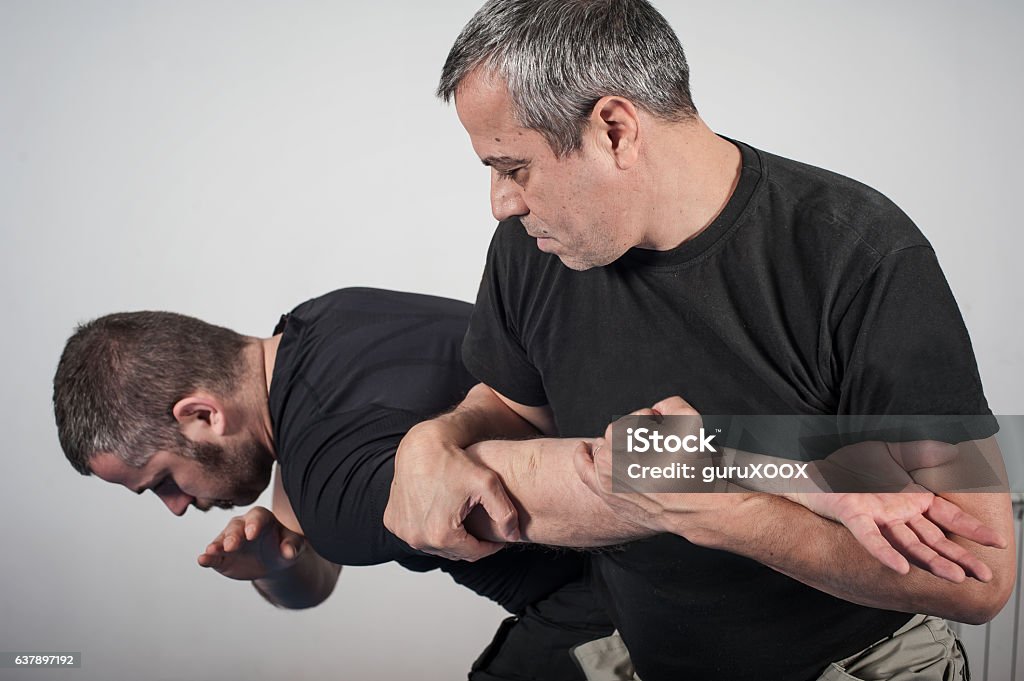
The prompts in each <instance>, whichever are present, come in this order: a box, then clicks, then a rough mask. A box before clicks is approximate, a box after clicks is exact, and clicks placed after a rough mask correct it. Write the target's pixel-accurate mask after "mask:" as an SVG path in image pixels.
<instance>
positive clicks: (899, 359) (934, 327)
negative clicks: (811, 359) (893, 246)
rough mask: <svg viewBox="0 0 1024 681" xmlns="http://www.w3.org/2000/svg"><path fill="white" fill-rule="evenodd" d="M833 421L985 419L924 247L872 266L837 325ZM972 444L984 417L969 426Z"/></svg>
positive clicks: (965, 339) (959, 332)
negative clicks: (836, 415) (841, 417)
mask: <svg viewBox="0 0 1024 681" xmlns="http://www.w3.org/2000/svg"><path fill="white" fill-rule="evenodd" d="M834 350H835V361H836V362H837V368H838V370H839V371H840V372H841V395H840V414H875V415H989V414H990V413H991V412H990V411H989V408H988V403H987V401H986V399H985V395H984V391H983V390H982V385H981V378H980V376H979V374H978V366H977V362H976V360H975V357H974V349H973V348H972V347H971V340H970V337H969V336H968V334H967V328H966V326H965V325H964V321H963V318H962V316H961V315H960V309H959V307H957V304H956V300H955V299H954V298H953V293H952V291H950V288H949V284H948V283H947V282H946V278H945V276H944V275H943V274H942V270H941V268H940V267H939V263H938V261H937V259H936V257H935V253H934V251H932V249H931V248H930V247H928V246H913V247H910V248H905V249H902V250H899V251H896V252H894V253H891V254H889V255H886V256H885V257H882V258H880V259H879V261H878V264H877V265H876V266H875V268H874V269H873V271H872V272H871V273H870V274H869V275H868V277H867V278H866V279H865V281H864V282H863V283H862V284H861V286H860V289H859V291H858V292H857V294H856V295H855V296H854V298H853V300H852V302H851V304H850V306H849V308H848V310H847V312H846V314H845V315H844V316H843V318H842V321H841V322H840V324H839V328H838V330H837V333H836V336H835V341H834ZM971 422H972V423H974V424H976V425H975V432H973V433H972V435H974V436H975V437H974V439H980V438H983V437H988V436H989V435H992V434H993V433H994V432H995V430H996V428H997V426H996V424H995V420H994V419H992V418H991V417H989V418H987V419H980V420H979V419H973V420H971Z"/></svg>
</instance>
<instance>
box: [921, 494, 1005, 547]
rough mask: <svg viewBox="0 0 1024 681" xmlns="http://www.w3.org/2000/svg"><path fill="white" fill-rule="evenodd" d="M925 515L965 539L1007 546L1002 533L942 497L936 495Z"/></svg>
mask: <svg viewBox="0 0 1024 681" xmlns="http://www.w3.org/2000/svg"><path fill="white" fill-rule="evenodd" d="M925 516H926V517H927V518H928V519H929V520H931V521H932V522H934V523H935V524H936V525H938V526H939V527H941V528H943V529H944V530H946V531H947V532H952V533H953V534H958V535H960V536H961V537H963V538H964V539H970V540H971V541H973V542H976V543H978V544H981V545H983V546H992V547H995V548H997V549H1005V548H1006V547H1007V542H1006V539H1005V538H1003V536H1002V535H1001V534H999V533H998V532H996V531H995V530H993V529H992V528H991V527H989V526H988V525H985V524H984V523H982V522H981V521H980V520H978V519H977V518H975V517H974V516H972V515H971V514H970V513H967V512H966V511H964V510H962V509H961V508H960V507H959V506H957V505H956V504H954V503H952V502H950V501H947V500H945V499H943V498H942V497H935V499H934V500H933V501H932V504H931V507H930V508H929V509H928V511H927V512H926V513H925Z"/></svg>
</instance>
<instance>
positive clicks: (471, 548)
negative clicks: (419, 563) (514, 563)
mask: <svg viewBox="0 0 1024 681" xmlns="http://www.w3.org/2000/svg"><path fill="white" fill-rule="evenodd" d="M414 548H416V549H417V550H418V551H423V552H424V553H429V554H431V555H434V556H440V557H441V558H446V559H447V560H465V561H467V562H476V561H477V560H480V559H481V558H486V557H487V556H489V555H492V554H495V553H498V552H499V551H501V550H502V549H503V548H505V544H504V543H502V542H487V541H485V540H479V539H476V538H475V537H473V536H472V535H470V534H469V533H468V531H466V529H465V528H464V527H463V526H462V525H459V526H458V527H456V528H455V529H453V530H451V531H450V533H449V534H446V535H445V536H444V537H437V538H434V539H433V540H432V541H430V542H429V545H427V546H421V547H414Z"/></svg>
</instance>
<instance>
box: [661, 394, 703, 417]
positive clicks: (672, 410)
mask: <svg viewBox="0 0 1024 681" xmlns="http://www.w3.org/2000/svg"><path fill="white" fill-rule="evenodd" d="M654 410H655V411H657V412H659V413H661V414H664V415H665V416H697V415H698V414H697V410H696V409H694V408H693V407H692V406H691V405H690V403H689V402H687V401H686V400H684V399H683V398H682V397H679V395H673V396H672V397H666V398H665V399H663V400H661V401H660V402H658V403H657V404H655V405H654Z"/></svg>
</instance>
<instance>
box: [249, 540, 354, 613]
mask: <svg viewBox="0 0 1024 681" xmlns="http://www.w3.org/2000/svg"><path fill="white" fill-rule="evenodd" d="M340 573H341V566H340V565H335V564H334V563H331V562H330V561H328V560H326V559H324V558H322V557H321V556H320V555H319V554H317V553H316V551H314V550H313V549H312V547H310V546H309V545H307V546H306V547H305V549H304V550H303V551H302V553H300V554H299V557H298V559H297V560H296V561H295V563H293V564H292V565H290V566H289V567H287V568H285V569H284V570H281V571H280V572H277V573H275V574H273V575H271V576H268V577H265V578H263V579H257V580H254V581H253V583H252V585H253V587H254V588H255V589H256V591H257V593H259V594H260V595H261V596H263V598H264V599H265V600H266V601H267V602H269V603H271V604H273V605H275V606H277V607H279V608H287V609H289V610H301V609H304V608H312V607H314V606H317V605H320V604H321V603H323V602H324V601H325V600H326V599H327V597H328V596H330V595H331V592H333V591H334V586H335V585H336V584H337V582H338V575H339V574H340Z"/></svg>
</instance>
